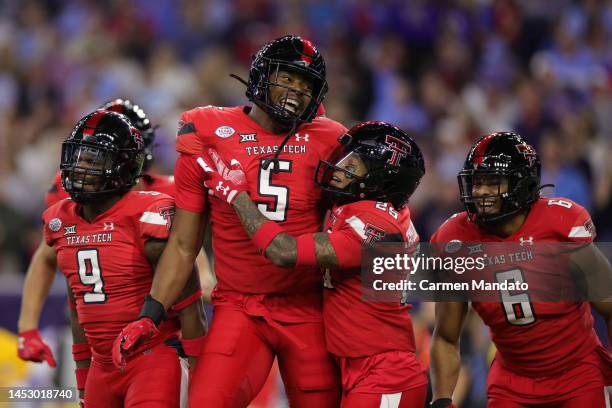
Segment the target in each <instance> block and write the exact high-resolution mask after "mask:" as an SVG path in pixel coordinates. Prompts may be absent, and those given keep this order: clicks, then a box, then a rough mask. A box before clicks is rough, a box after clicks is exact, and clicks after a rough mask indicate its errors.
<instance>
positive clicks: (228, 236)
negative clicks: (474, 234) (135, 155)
mask: <svg viewBox="0 0 612 408" xmlns="http://www.w3.org/2000/svg"><path fill="white" fill-rule="evenodd" d="M345 132H346V128H344V127H343V126H342V125H340V124H339V123H337V122H334V121H332V120H330V119H327V118H321V117H318V118H316V119H314V120H313V121H312V122H311V123H306V124H304V125H302V126H301V127H300V128H299V129H298V131H297V132H296V133H295V134H293V135H292V136H291V137H290V139H289V141H288V142H287V144H286V146H285V147H284V148H283V151H282V152H281V153H280V155H279V158H278V161H277V162H275V163H273V164H272V165H271V166H270V167H268V168H266V169H262V168H261V162H262V161H264V160H265V159H269V158H272V157H273V155H274V153H275V151H276V149H277V147H278V145H279V144H280V142H281V140H282V138H283V135H282V134H280V135H277V134H273V133H270V132H269V131H267V130H266V129H264V128H262V127H261V126H259V125H258V124H257V123H256V122H254V121H253V120H252V119H251V118H250V117H249V116H248V114H247V111H246V109H245V108H243V107H232V108H217V107H204V108H196V109H194V110H191V111H187V112H184V113H183V114H182V116H181V121H180V124H179V130H178V135H177V142H176V143H177V150H178V152H179V153H180V156H179V158H178V160H177V163H176V167H175V182H176V203H177V207H178V208H181V209H184V210H187V211H191V212H203V211H204V210H205V208H206V205H207V204H206V196H207V191H206V189H205V188H204V186H203V184H202V181H203V175H204V172H203V171H202V169H201V168H200V166H199V165H198V164H197V162H196V160H197V157H198V156H200V155H202V154H206V151H207V149H208V148H210V147H214V148H215V149H216V150H217V151H218V152H219V154H220V155H221V156H222V157H224V158H225V159H227V161H228V162H229V161H230V160H231V159H236V160H238V161H239V162H240V163H241V165H242V167H243V169H244V171H245V173H246V177H247V181H248V183H249V190H250V196H251V198H252V199H253V200H254V201H255V202H257V205H258V208H259V210H260V211H261V212H262V213H263V214H264V215H265V216H266V217H268V218H269V219H271V220H274V221H278V222H279V223H280V224H281V225H282V227H283V228H284V229H285V230H286V231H287V232H289V233H291V234H293V235H300V234H304V233H309V232H317V231H320V230H321V226H322V225H321V224H322V222H321V221H322V214H321V209H320V207H319V202H320V198H321V191H320V189H319V188H318V187H316V186H315V184H314V173H315V169H316V167H317V164H318V163H319V160H320V159H327V158H328V156H329V155H330V154H331V153H332V150H333V149H334V148H335V147H336V146H337V144H338V143H337V139H338V137H339V136H340V135H342V134H344V133H345ZM209 205H210V219H211V223H212V233H213V251H214V255H215V273H216V275H217V280H218V285H217V291H218V293H220V291H234V292H239V293H243V294H262V295H263V294H292V295H291V296H286V297H283V296H280V297H266V299H265V300H264V303H265V305H266V306H267V309H268V310H269V311H271V315H272V316H273V317H274V318H275V319H276V320H281V321H302V320H303V317H304V313H305V314H306V315H309V316H311V317H312V316H315V315H316V314H319V316H320V296H321V295H320V293H321V290H320V279H319V277H318V276H317V273H316V271H315V270H314V269H313V268H302V269H285V268H280V267H276V266H274V265H273V264H272V263H271V262H269V261H268V260H267V259H265V258H264V257H263V256H262V255H261V254H260V253H259V252H258V250H257V249H256V247H255V245H253V243H252V242H251V240H250V238H249V236H248V235H247V234H246V232H245V231H244V229H243V227H242V224H241V223H240V220H239V218H238V217H237V215H236V214H235V212H234V210H233V208H231V207H229V206H228V205H227V204H226V203H225V202H221V201H220V200H210V202H209ZM313 296H314V297H313ZM316 299H318V300H316ZM317 304H318V305H317ZM290 305H291V306H290ZM298 309H299V310H301V312H299V311H298ZM308 310H310V311H308ZM317 311H318V312H317ZM302 312H303V313H302ZM299 314H302V317H298V315H299ZM319 319H320V317H319ZM307 320H308V319H307Z"/></svg>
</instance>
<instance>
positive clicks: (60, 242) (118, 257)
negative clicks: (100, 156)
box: [43, 191, 178, 363]
mask: <svg viewBox="0 0 612 408" xmlns="http://www.w3.org/2000/svg"><path fill="white" fill-rule="evenodd" d="M79 211H80V205H78V204H77V203H75V202H74V201H72V200H71V199H65V200H62V201H60V202H58V203H56V204H54V205H53V206H51V207H50V208H48V209H47V210H46V211H45V212H44V213H43V221H44V236H45V241H46V242H47V245H49V246H51V247H53V249H54V250H55V251H56V253H57V264H58V266H59V268H60V269H61V271H62V272H63V273H64V275H65V276H66V279H67V280H68V284H69V285H70V288H71V290H72V293H73V295H74V298H75V301H76V308H77V314H78V317H79V323H80V324H81V325H82V327H83V329H84V330H85V334H86V336H87V339H88V342H89V344H90V345H91V347H92V352H93V353H94V356H95V357H96V359H98V360H99V361H102V362H108V363H110V362H111V347H112V344H113V341H114V340H115V339H116V338H117V335H118V334H119V332H120V331H121V329H123V328H124V327H125V326H126V325H127V324H128V323H130V322H132V321H134V320H135V319H136V318H137V317H138V314H139V313H140V309H141V307H142V301H143V299H144V298H145V296H146V295H147V294H148V293H149V291H150V290H151V283H152V281H153V269H152V267H151V264H150V263H149V261H148V260H147V257H146V255H145V247H144V246H145V242H146V241H147V240H149V239H161V240H165V239H167V238H168V234H169V232H170V225H171V219H172V216H173V214H174V201H173V199H172V198H171V197H169V196H167V195H165V194H162V193H158V192H146V191H130V192H128V193H126V194H125V195H124V196H123V197H122V198H121V199H120V200H119V201H118V202H117V203H116V204H115V205H114V206H113V207H112V208H110V209H109V210H108V211H106V212H105V213H103V214H101V215H100V216H98V217H97V218H96V219H94V220H93V221H92V222H87V221H85V220H84V219H83V218H81V216H80V215H79ZM177 329H178V321H177V320H176V319H169V320H167V321H164V322H163V323H162V324H161V325H160V332H161V334H160V336H156V337H155V338H153V339H151V340H149V341H148V342H146V344H144V345H143V347H145V348H146V347H149V346H151V345H153V344H155V343H157V342H159V341H161V340H163V339H164V338H166V337H168V336H170V335H171V334H174V332H176V330H177Z"/></svg>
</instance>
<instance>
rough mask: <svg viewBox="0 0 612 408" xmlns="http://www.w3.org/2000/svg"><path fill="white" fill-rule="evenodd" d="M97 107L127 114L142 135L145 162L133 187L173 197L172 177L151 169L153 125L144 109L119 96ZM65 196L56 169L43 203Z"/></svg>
mask: <svg viewBox="0 0 612 408" xmlns="http://www.w3.org/2000/svg"><path fill="white" fill-rule="evenodd" d="M99 109H104V110H108V111H113V112H118V113H121V114H123V115H125V116H127V117H128V119H129V120H130V122H132V125H134V127H135V128H136V129H138V130H139V131H140V134H141V135H142V140H143V141H144V145H145V147H144V149H145V162H144V165H143V166H142V175H141V176H140V180H139V182H138V184H136V185H135V186H134V188H136V189H141V190H147V191H159V192H160V193H164V194H168V195H169V196H171V197H174V180H173V177H172V176H165V175H161V174H157V173H155V172H154V171H152V169H151V166H152V164H153V161H154V156H153V148H154V147H155V144H154V142H155V126H153V125H152V124H151V121H150V120H149V118H148V117H147V115H146V113H145V112H144V110H142V108H141V107H140V106H138V105H137V104H135V103H133V102H132V101H131V100H129V99H121V98H117V99H113V100H111V101H108V102H106V103H104V104H103V105H102V106H100V108H99ZM67 197H68V193H67V192H66V190H64V187H63V186H62V172H61V171H58V172H57V173H55V176H54V177H53V182H52V184H51V188H50V189H49V191H47V194H46V195H45V204H46V206H47V208H49V207H51V205H53V204H54V203H56V202H58V201H59V200H63V199H64V198H67Z"/></svg>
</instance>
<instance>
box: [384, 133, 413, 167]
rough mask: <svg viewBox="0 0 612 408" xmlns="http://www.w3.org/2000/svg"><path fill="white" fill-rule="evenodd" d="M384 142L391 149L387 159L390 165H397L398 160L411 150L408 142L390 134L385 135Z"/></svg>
mask: <svg viewBox="0 0 612 408" xmlns="http://www.w3.org/2000/svg"><path fill="white" fill-rule="evenodd" d="M385 143H386V144H387V146H389V150H391V157H390V158H389V160H387V163H389V164H390V165H392V166H397V165H398V164H399V162H400V160H402V159H403V158H404V157H406V156H407V155H408V153H410V151H411V150H412V148H411V147H410V145H409V144H408V143H406V142H404V141H403V140H401V139H398V138H397V137H394V136H391V135H387V136H386V137H385Z"/></svg>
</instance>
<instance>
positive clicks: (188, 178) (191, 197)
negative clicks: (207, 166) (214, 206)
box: [174, 154, 207, 212]
mask: <svg viewBox="0 0 612 408" xmlns="http://www.w3.org/2000/svg"><path fill="white" fill-rule="evenodd" d="M196 160H197V158H196V157H195V156H193V155H186V154H180V155H179V157H178V158H177V160H176V163H175V165H174V188H175V192H176V195H175V201H176V206H177V207H178V208H181V209H184V210H188V211H191V212H204V210H205V209H206V194H207V191H206V188H204V185H203V183H202V177H203V174H202V168H201V167H200V165H199V164H198V163H197V161H196Z"/></svg>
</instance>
